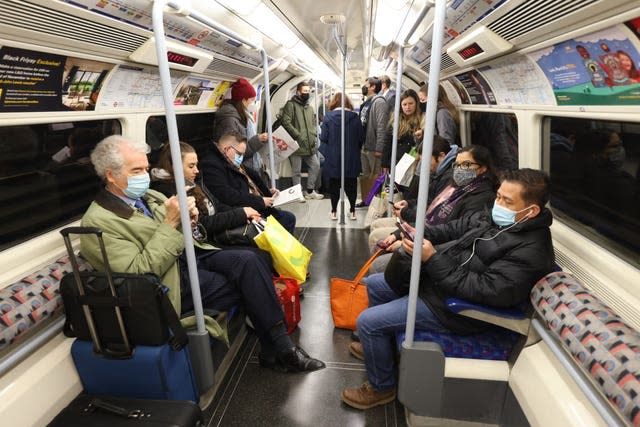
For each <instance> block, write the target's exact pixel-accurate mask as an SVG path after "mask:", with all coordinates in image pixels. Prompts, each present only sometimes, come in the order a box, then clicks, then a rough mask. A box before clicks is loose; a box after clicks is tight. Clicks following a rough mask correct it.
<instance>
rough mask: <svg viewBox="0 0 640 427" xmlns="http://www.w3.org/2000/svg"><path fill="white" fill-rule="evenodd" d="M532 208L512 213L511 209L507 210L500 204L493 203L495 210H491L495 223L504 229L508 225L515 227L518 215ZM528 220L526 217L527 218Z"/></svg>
mask: <svg viewBox="0 0 640 427" xmlns="http://www.w3.org/2000/svg"><path fill="white" fill-rule="evenodd" d="M529 208H530V206H528V207H526V208H524V209H522V210H521V211H512V210H511V209H507V208H505V207H503V206H500V205H499V204H498V203H496V202H493V209H492V210H491V218H493V222H495V223H496V225H499V226H500V227H504V226H506V225H513V224H515V222H516V215H517V214H519V213H520V212H523V211H526V210H527V209H529ZM525 218H526V216H525Z"/></svg>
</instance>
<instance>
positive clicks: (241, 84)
mask: <svg viewBox="0 0 640 427" xmlns="http://www.w3.org/2000/svg"><path fill="white" fill-rule="evenodd" d="M255 101H256V90H255V89H254V88H253V86H252V85H251V83H249V82H248V81H247V80H245V79H238V81H236V82H235V83H234V84H233V85H231V98H230V99H225V100H224V101H223V102H222V105H221V106H220V108H219V109H218V111H216V116H215V127H214V129H213V141H214V142H218V140H219V139H220V137H221V136H222V135H224V134H225V133H229V132H237V133H240V134H242V135H244V136H245V137H246V138H247V151H246V153H245V154H244V160H243V164H244V166H245V167H250V168H253V169H255V170H257V171H259V172H261V173H262V172H263V171H264V167H263V164H262V159H261V158H260V155H259V154H257V155H256V154H255V153H256V152H257V151H258V150H260V149H261V148H262V147H264V144H265V143H266V142H267V140H268V139H269V135H268V134H267V133H266V132H264V133H261V134H257V131H256V123H255V122H254V120H253V114H254V113H255V111H256V103H255Z"/></svg>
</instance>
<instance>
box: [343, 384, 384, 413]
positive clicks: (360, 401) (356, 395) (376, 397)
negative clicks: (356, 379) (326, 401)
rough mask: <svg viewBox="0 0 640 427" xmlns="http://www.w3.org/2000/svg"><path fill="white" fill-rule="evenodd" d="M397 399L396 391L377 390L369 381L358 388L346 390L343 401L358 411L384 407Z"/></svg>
mask: <svg viewBox="0 0 640 427" xmlns="http://www.w3.org/2000/svg"><path fill="white" fill-rule="evenodd" d="M395 399H396V391H395V389H391V390H388V391H377V390H375V389H374V388H373V387H372V386H371V384H369V381H367V382H365V383H364V384H362V385H361V386H360V387H357V388H345V389H344V390H343V391H342V401H343V402H344V403H346V404H347V405H349V406H352V407H354V408H357V409H369V408H373V407H374V406H378V405H384V404H386V403H389V402H393V401H394V400H395Z"/></svg>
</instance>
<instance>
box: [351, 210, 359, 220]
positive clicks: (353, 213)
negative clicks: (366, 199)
mask: <svg viewBox="0 0 640 427" xmlns="http://www.w3.org/2000/svg"><path fill="white" fill-rule="evenodd" d="M350 219H351V221H355V220H357V219H358V217H357V216H356V213H355V212H351V217H350Z"/></svg>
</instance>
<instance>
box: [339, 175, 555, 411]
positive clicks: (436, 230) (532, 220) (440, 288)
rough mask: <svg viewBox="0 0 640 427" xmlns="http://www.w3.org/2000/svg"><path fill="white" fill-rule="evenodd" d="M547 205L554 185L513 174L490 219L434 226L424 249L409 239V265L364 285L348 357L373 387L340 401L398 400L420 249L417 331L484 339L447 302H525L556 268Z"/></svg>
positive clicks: (405, 243)
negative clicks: (401, 337) (400, 342)
mask: <svg viewBox="0 0 640 427" xmlns="http://www.w3.org/2000/svg"><path fill="white" fill-rule="evenodd" d="M548 199H549V178H548V176H547V175H546V174H545V173H544V172H542V171H538V170H533V169H519V170H514V171H507V172H505V173H504V175H503V176H502V183H501V185H500V188H499V189H498V191H497V195H496V199H495V203H494V206H493V209H492V211H491V212H490V213H489V212H488V211H482V212H477V213H473V214H470V215H467V216H465V217H463V218H461V219H458V220H455V221H451V222H449V223H446V224H441V225H438V226H434V227H428V228H426V229H425V238H424V240H423V241H422V242H421V244H420V245H419V246H414V243H413V242H412V241H411V240H409V239H408V238H407V237H406V236H405V238H403V240H402V248H401V250H403V251H404V252H405V253H406V255H399V256H402V257H407V258H408V259H409V260H408V262H406V263H405V262H401V263H397V264H395V265H396V266H397V268H393V267H392V264H393V261H392V262H391V263H390V264H389V267H388V268H387V270H386V271H385V273H380V274H374V275H371V276H369V277H367V278H366V279H365V282H366V284H367V293H368V297H369V308H368V309H366V310H365V311H363V312H362V313H361V314H360V316H359V317H358V320H357V328H358V335H359V338H360V342H352V343H351V344H350V345H349V351H350V353H351V354H352V355H353V356H354V357H356V358H360V359H362V360H364V361H365V368H366V370H367V376H368V379H369V381H368V382H366V383H365V384H363V385H362V386H361V387H357V388H350V389H345V390H344V391H343V393H342V400H343V401H344V402H345V403H347V404H348V405H350V406H353V407H355V408H358V409H368V408H371V407H374V406H377V405H382V404H384V403H388V402H391V401H393V400H394V399H395V396H396V391H395V390H396V384H397V377H396V370H395V369H394V356H395V352H396V348H395V344H393V343H394V342H395V341H394V339H393V338H394V337H395V334H396V332H398V331H400V330H402V331H404V329H405V327H406V318H407V300H408V295H407V294H408V292H409V277H410V273H411V266H410V264H411V261H410V257H411V255H412V254H413V250H414V248H416V247H418V248H419V250H420V253H421V259H422V266H421V274H420V284H419V287H420V289H419V296H420V298H418V304H417V308H416V329H418V330H425V331H435V332H453V333H456V334H460V335H466V334H472V333H476V332H480V331H482V330H485V329H487V328H489V327H490V326H491V325H489V324H487V323H484V322H482V321H479V320H474V319H471V318H468V317H464V316H461V315H458V314H454V313H452V312H450V311H448V310H447V309H446V306H445V300H446V299H447V298H449V297H456V298H462V299H465V300H468V301H471V302H474V303H476V304H481V305H486V306H490V307H498V308H508V307H515V306H518V305H519V304H521V303H524V302H526V301H527V300H528V299H529V292H530V291H531V288H532V287H533V285H534V284H535V283H536V281H538V280H539V279H541V278H542V277H544V275H546V274H548V273H550V272H551V271H553V268H554V255H553V246H552V242H551V232H550V230H549V227H550V225H551V222H552V216H551V212H550V211H549V210H548V209H547V208H545V204H546V203H547V201H548ZM408 230H409V231H411V232H412V231H413V229H411V227H408ZM395 256H396V255H394V257H395Z"/></svg>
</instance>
